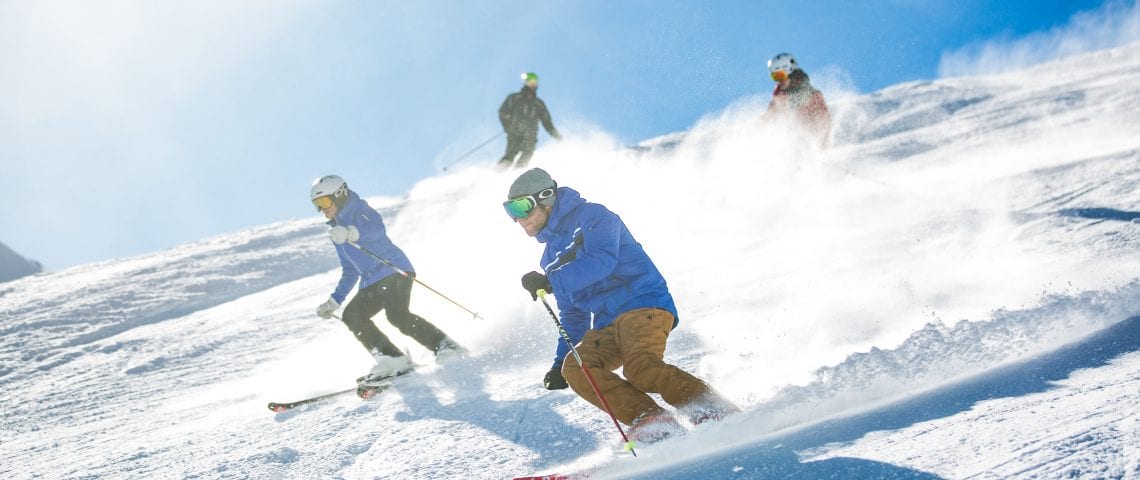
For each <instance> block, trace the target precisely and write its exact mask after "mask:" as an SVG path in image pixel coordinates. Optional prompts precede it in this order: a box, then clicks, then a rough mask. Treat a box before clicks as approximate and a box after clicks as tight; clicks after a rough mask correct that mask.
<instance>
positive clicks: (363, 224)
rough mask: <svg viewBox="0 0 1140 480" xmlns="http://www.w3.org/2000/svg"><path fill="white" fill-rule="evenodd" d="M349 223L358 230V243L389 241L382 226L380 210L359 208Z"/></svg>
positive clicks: (382, 220) (386, 232)
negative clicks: (358, 211)
mask: <svg viewBox="0 0 1140 480" xmlns="http://www.w3.org/2000/svg"><path fill="white" fill-rule="evenodd" d="M349 223H350V224H351V225H353V226H355V227H356V229H357V230H358V231H360V240H359V241H357V243H359V244H362V245H367V244H372V243H376V242H381V243H388V242H390V240H388V231H387V229H385V228H384V219H382V218H381V217H380V212H377V211H376V209H374V208H372V207H364V208H361V209H360V213H358V214H356V215H355V216H354V217H353V218H352V221H351V222H349Z"/></svg>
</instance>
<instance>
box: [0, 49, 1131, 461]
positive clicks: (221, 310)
mask: <svg viewBox="0 0 1140 480" xmlns="http://www.w3.org/2000/svg"><path fill="white" fill-rule="evenodd" d="M825 94H826V95H828V98H829V100H830V102H831V107H832V113H833V115H834V120H835V122H834V123H835V128H834V135H833V139H832V148H830V149H828V150H826V151H823V152H819V151H815V150H813V149H811V148H807V147H804V146H803V144H802V142H800V141H798V140H797V139H796V138H794V136H789V135H788V134H787V133H786V132H787V130H786V129H785V126H784V125H779V124H768V125H764V124H762V123H761V120H760V119H761V116H762V112H763V108H764V106H765V103H766V98H764V97H763V96H757V97H753V98H745V99H741V100H740V101H739V102H738V103H736V104H734V105H733V106H731V107H729V108H728V109H726V110H725V111H724V112H721V113H719V114H717V115H715V116H710V117H708V118H705V119H702V120H701V121H700V122H699V123H698V124H697V125H695V126H694V127H693V128H692V129H690V130H689V131H687V132H679V133H678V134H675V135H670V136H667V137H663V138H662V139H659V140H656V141H647V142H644V143H642V144H640V145H638V146H637V147H636V148H626V147H623V146H621V145H619V144H618V142H616V141H614V140H612V138H611V137H609V136H608V135H606V134H605V133H604V132H597V131H592V130H590V129H588V128H584V127H581V128H579V131H578V132H577V135H567V139H566V140H564V141H562V142H559V143H554V144H544V145H543V146H542V148H541V149H540V150H539V151H538V153H537V154H536V156H535V160H534V165H535V166H541V167H543V168H545V169H547V170H548V171H549V172H550V173H551V174H552V175H553V176H554V178H555V179H556V180H557V181H558V182H559V184H560V185H566V186H571V187H574V188H576V189H577V190H579V191H580V192H581V193H582V194H583V196H584V197H585V198H587V199H589V200H591V201H596V202H600V203H603V204H605V205H607V206H608V207H610V208H611V209H612V210H614V211H615V212H617V213H618V214H619V215H620V216H621V217H622V218H623V220H625V222H626V223H627V224H628V225H629V227H630V229H631V230H632V232H633V234H634V236H635V237H636V238H637V239H638V240H639V241H640V242H641V243H642V244H643V245H644V246H645V248H646V250H647V251H648V253H649V254H650V255H651V256H652V258H653V259H654V260H655V261H656V263H657V265H658V267H659V268H660V269H661V270H662V272H663V273H664V274H665V276H666V278H667V279H668V281H669V283H670V287H671V289H672V291H673V294H674V296H675V297H676V301H677V305H678V307H679V309H680V319H681V323H680V325H679V327H678V328H677V330H675V331H674V333H673V334H672V335H671V337H670V340H669V348H668V350H667V352H666V358H667V360H669V361H670V362H672V363H675V364H677V365H679V366H681V367H682V368H684V369H686V370H689V371H691V372H694V373H696V374H697V375H698V376H700V377H702V378H704V379H705V380H707V381H708V382H709V383H711V384H712V385H713V386H714V387H716V388H717V389H718V390H719V391H720V392H721V393H723V394H724V395H725V396H727V397H728V398H730V399H731V400H733V401H735V402H736V403H738V404H739V405H740V406H741V407H743V408H744V409H745V412H744V413H742V414H740V415H737V416H735V417H731V418H729V419H726V420H724V421H722V422H719V423H715V424H706V425H701V426H700V427H697V428H695V429H693V430H692V431H691V432H689V434H688V435H685V436H682V437H679V438H675V439H671V440H668V441H665V442H662V443H659V444H656V445H648V446H640V448H639V449H638V456H637V457H633V456H632V455H630V454H628V453H623V452H621V451H620V448H619V445H620V443H621V442H620V435H619V433H618V432H617V429H616V428H615V427H614V425H613V424H612V423H611V421H610V419H609V418H608V417H607V416H606V415H605V414H603V413H602V412H600V411H598V410H595V409H594V408H593V407H591V406H589V405H588V404H587V403H586V402H585V401H582V400H580V399H577V398H576V397H575V396H574V395H573V394H572V393H570V392H569V391H568V390H563V391H555V392H549V391H546V390H544V389H543V388H542V386H541V379H542V376H543V374H544V373H545V372H546V370H547V368H549V366H550V363H551V360H552V355H553V351H554V348H555V346H556V342H557V336H556V331H555V329H554V325H553V323H552V322H551V319H550V317H549V316H548V315H547V313H546V311H545V310H544V309H543V308H542V306H541V305H540V304H537V303H534V302H532V301H531V299H530V297H529V295H527V294H526V293H525V292H524V291H523V290H522V289H521V288H520V287H519V284H518V279H519V277H520V276H521V275H522V274H523V273H526V272H527V271H530V270H534V269H537V268H538V265H537V262H538V257H539V254H540V252H541V246H540V245H539V244H537V243H536V242H535V241H534V240H533V239H531V238H529V237H527V236H526V235H525V234H524V233H523V232H522V230H521V229H520V228H519V227H518V226H517V225H515V224H513V223H512V222H511V221H510V220H509V219H508V218H507V216H506V215H505V214H504V213H503V211H502V208H501V206H500V203H501V202H502V201H503V200H504V197H505V195H506V191H507V187H508V186H509V184H510V182H511V181H512V180H513V178H514V176H515V175H516V174H517V173H518V172H505V173H504V172H497V171H494V170H493V169H492V168H490V167H489V165H487V163H489V162H486V161H484V162H472V163H471V164H470V165H467V166H462V167H461V168H458V169H454V170H453V171H452V172H449V173H447V174H444V175H441V176H438V177H434V178H430V179H427V180H424V181H422V182H420V183H419V184H418V185H416V186H415V187H414V188H413V189H412V190H411V191H410V192H408V194H407V195H406V196H405V197H403V198H398V199H389V198H370V199H369V200H370V201H371V203H372V204H373V205H374V206H376V207H377V208H378V209H379V210H380V211H381V213H382V214H383V215H384V216H385V219H386V223H387V226H388V231H389V233H390V235H391V237H392V238H393V240H394V241H395V242H396V243H397V244H398V245H400V246H401V247H402V248H403V249H404V250H405V251H406V252H407V253H408V255H409V257H410V258H411V259H412V262H413V263H414V264H415V267H416V271H417V273H418V275H419V277H418V278H419V279H420V280H421V281H423V282H424V283H426V284H427V285H429V286H431V287H432V288H434V289H436V290H438V291H440V292H443V293H444V294H446V295H448V296H449V297H450V298H451V299H453V300H455V301H457V302H459V303H461V304H463V305H464V306H467V307H469V308H471V309H472V310H475V311H477V312H479V317H480V318H473V317H472V316H471V315H469V314H467V313H466V312H464V311H462V310H461V309H459V308H458V307H456V306H455V305H453V304H452V303H450V302H448V301H446V300H444V299H443V298H441V297H439V296H437V295H435V294H433V293H432V292H430V291H429V290H428V289H426V288H423V287H417V288H416V289H415V290H414V294H413V297H412V310H413V311H414V312H416V313H418V314H420V315H421V316H424V317H426V318H428V319H429V320H431V321H432V322H434V323H435V324H436V325H438V326H440V327H441V328H442V329H444V330H445V331H446V332H448V333H449V334H450V335H451V336H452V337H454V338H455V339H457V340H458V341H459V342H461V343H462V344H463V345H464V346H466V347H467V348H468V349H469V350H470V351H471V355H470V356H468V357H466V358H460V359H455V360H452V361H449V362H445V363H443V364H436V363H435V362H434V360H433V358H432V357H431V355H430V353H429V352H427V351H426V350H424V349H422V348H420V347H419V346H418V345H416V344H414V342H411V341H410V340H408V339H407V338H404V337H402V336H400V335H399V334H398V332H396V331H395V330H394V329H393V328H392V327H391V326H390V325H388V324H387V323H386V322H385V320H384V317H383V315H379V316H377V317H376V320H377V323H378V324H379V325H380V326H381V328H382V329H384V330H385V331H386V332H387V333H388V334H389V336H391V337H392V338H393V339H394V340H395V341H396V342H397V343H398V344H400V345H401V346H402V347H406V348H407V349H408V351H409V352H410V354H411V355H412V357H413V358H414V359H415V360H416V361H417V362H418V363H419V364H421V365H422V366H421V367H420V369H419V371H418V372H417V373H416V374H415V375H412V376H409V377H406V378H403V379H401V380H399V382H398V384H397V385H396V387H395V388H394V389H392V390H390V391H388V392H385V393H383V394H381V395H380V396H379V397H377V398H373V399H369V400H361V399H358V398H356V397H354V396H352V395H347V396H342V397H338V398H335V399H331V400H328V401H325V402H322V403H318V404H315V405H311V406H309V407H306V408H303V409H301V410H298V411H290V412H285V413H276V414H275V413H273V412H270V411H269V410H268V409H267V408H266V404H267V402H270V401H291V400H297V399H300V398H304V397H307V396H312V395H316V394H320V393H324V392H328V391H334V390H338V389H343V388H348V387H351V386H352V384H353V379H354V378H355V377H357V376H358V375H361V374H363V373H364V372H365V371H367V370H368V368H369V362H370V358H369V357H368V356H367V355H366V354H365V352H364V351H363V349H361V348H360V347H359V346H358V345H357V344H356V343H355V340H353V338H352V337H351V335H350V334H349V333H348V332H347V330H346V329H345V327H344V326H343V325H341V324H340V323H339V322H337V321H335V320H327V321H326V320H321V319H319V318H317V317H316V316H315V315H314V310H315V308H316V307H317V305H319V304H320V303H321V302H323V301H324V300H325V299H326V298H327V297H328V295H329V293H331V290H332V288H333V286H334V285H335V283H336V280H337V279H338V278H339V268H338V264H337V261H336V257H335V254H334V252H333V249H332V248H331V246H330V244H329V243H328V240H327V236H326V233H325V230H326V229H325V226H324V225H323V223H322V221H321V218H320V217H319V216H317V215H315V214H314V213H313V212H312V211H311V207H310V206H309V205H308V203H307V199H306V197H305V192H306V190H307V188H308V185H298V186H297V196H296V198H287V199H281V201H284V202H296V203H297V205H298V207H297V211H298V217H299V218H298V219H295V220H288V221H282V222H279V223H274V224H270V225H266V226H263V227H260V228H255V229H250V230H244V231H238V232H234V233H232V234H228V235H223V236H218V237H213V238H207V239H203V240H201V241H198V242H194V243H190V244H186V245H182V246H179V247H177V248H174V249H171V250H167V251H161V252H155V253H152V254H149V255H143V256H139V257H133V258H124V259H114V260H109V261H105V262H101V263H95V264H90V265H85V266H80V267H76V268H71V269H68V270H64V271H61V272H55V273H50V274H42V275H35V276H30V277H25V278H22V279H19V280H16V281H13V282H9V283H4V284H0V339H2V341H0V382H2V386H3V388H0V403H2V404H4V405H5V406H6V407H5V408H4V410H3V412H2V413H0V430H2V434H0V438H2V440H0V457H2V458H4V459H5V461H4V462H0V477H3V478H487V479H501V478H511V477H514V476H519V475H524V474H536V473H550V472H570V471H592V472H593V474H592V476H591V478H680V479H708V478H817V477H834V478H883V477H891V476H894V477H904V478H910V477H914V478H938V477H946V478H967V477H976V478H1010V477H1033V478H1070V477H1087V478H1140V409H1138V408H1137V405H1140V351H1138V350H1140V255H1138V253H1140V223H1138V220H1137V219H1138V218H1140V190H1138V189H1137V185H1140V45H1133V46H1129V47H1123V48H1118V49H1114V50H1106V51H1101V52H1095V53H1092V54H1088V55H1084V56H1081V57H1073V58H1069V59H1064V60H1060V61H1056V62H1052V63H1048V64H1043V65H1039V66H1037V67H1033V68H1031V69H1028V70H1024V71H1019V72H1012V73H1007V74H1003V75H999V76H988V77H963V78H955V79H946V80H939V81H930V82H916V83H907V84H901V85H897V86H894V87H891V88H888V89H886V90H883V91H879V92H875V93H872V94H868V95H861V96H856V95H852V94H844V92H838V91H825ZM329 173H336V172H329ZM348 181H349V185H350V186H351V187H353V188H354V189H356V190H357V191H359V192H361V193H362V194H364V195H365V196H367V195H368V192H369V190H370V188H369V185H367V184H355V183H353V179H351V178H349V179H348Z"/></svg>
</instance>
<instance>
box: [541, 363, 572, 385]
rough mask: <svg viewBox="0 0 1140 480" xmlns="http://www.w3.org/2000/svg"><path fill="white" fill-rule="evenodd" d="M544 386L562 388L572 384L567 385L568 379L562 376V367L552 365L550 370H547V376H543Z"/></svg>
mask: <svg viewBox="0 0 1140 480" xmlns="http://www.w3.org/2000/svg"><path fill="white" fill-rule="evenodd" d="M542 386H544V387H546V389H547V390H562V389H564V388H567V387H569V386H570V385H567V384H566V379H565V378H562V367H561V366H558V367H551V368H550V371H549V372H546V376H545V377H543V378H542Z"/></svg>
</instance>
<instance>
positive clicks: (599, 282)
mask: <svg viewBox="0 0 1140 480" xmlns="http://www.w3.org/2000/svg"><path fill="white" fill-rule="evenodd" d="M557 192H558V193H557V196H556V197H555V198H556V200H555V202H554V208H553V210H551V212H550V220H549V221H548V222H547V223H546V226H545V227H543V229H542V230H541V231H539V232H538V235H536V236H535V238H536V239H537V240H538V241H539V243H544V244H546V248H545V250H544V251H543V253H542V269H543V271H545V272H546V276H547V278H548V279H549V280H550V284H551V286H552V287H554V298H555V300H557V301H558V310H559V311H560V312H561V321H562V325H563V326H564V327H565V328H566V332H567V333H568V334H569V335H570V339H571V340H572V341H573V342H574V343H578V342H579V341H581V340H582V336H583V335H585V334H586V331H587V330H589V329H591V328H592V329H595V330H598V329H602V328H605V327H607V326H609V325H610V324H612V323H613V321H614V320H615V319H616V318H617V317H618V316H619V315H621V314H622V313H625V312H628V311H630V310H635V309H638V308H660V309H662V310H667V311H669V312H670V313H672V314H673V317H674V318H676V317H677V307H676V306H675V305H674V304H673V296H672V295H670V294H669V287H668V286H667V285H666V284H665V278H664V277H662V276H661V272H659V271H658V270H657V266H656V265H654V264H653V261H652V260H650V259H649V255H647V254H646V253H645V250H643V249H642V248H641V244H640V243H637V240H634V238H633V235H632V234H630V232H629V229H628V228H626V226H625V223H624V222H622V221H621V218H619V217H618V216H617V215H616V214H614V213H613V212H611V211H609V210H608V209H606V207H604V206H602V205H600V204H597V203H590V202H587V201H586V200H585V199H583V198H582V196H581V195H580V194H579V193H578V192H577V191H575V190H573V189H570V188H567V187H559V188H558V190H557ZM676 325H677V322H676V321H674V323H673V326H676ZM569 351H570V347H568V346H567V345H566V343H565V342H563V341H561V340H559V341H558V348H557V350H556V354H555V357H554V365H555V366H561V365H562V360H563V359H564V358H565V357H566V354H567V353H569Z"/></svg>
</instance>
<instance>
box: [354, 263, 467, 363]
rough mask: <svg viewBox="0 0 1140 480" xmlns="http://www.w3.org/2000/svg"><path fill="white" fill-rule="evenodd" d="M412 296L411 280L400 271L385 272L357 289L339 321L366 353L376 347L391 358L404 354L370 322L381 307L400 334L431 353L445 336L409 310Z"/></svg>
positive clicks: (376, 349)
mask: <svg viewBox="0 0 1140 480" xmlns="http://www.w3.org/2000/svg"><path fill="white" fill-rule="evenodd" d="M411 297H412V279H410V278H407V277H405V276H403V275H399V274H392V275H388V276H387V277H384V278H383V279H382V280H380V281H379V282H376V283H374V284H372V285H371V286H369V287H368V288H365V289H364V290H361V291H359V292H356V296H354V297H352V300H351V301H349V302H348V306H346V307H344V316H343V317H342V321H343V322H344V324H345V325H346V326H348V329H349V330H350V331H352V334H353V335H355V336H356V339H357V340H359V341H360V343H361V344H362V345H364V348H365V350H368V351H369V353H371V352H372V351H374V350H375V351H378V352H380V353H382V354H384V355H388V356H392V357H400V356H403V355H404V353H403V352H401V351H400V349H399V348H396V346H395V345H393V344H392V341H391V340H389V339H388V337H387V336H386V335H384V333H383V332H381V331H380V329H379V328H376V324H375V323H372V317H373V316H374V315H376V314H377V313H380V310H384V311H385V313H387V315H388V322H389V323H391V324H392V325H393V326H395V327H396V328H397V329H399V330H400V333H403V334H404V335H407V336H409V337H411V338H412V339H413V340H415V341H416V342H418V343H419V344H420V345H423V346H424V347H425V348H427V349H428V350H431V351H432V352H434V351H435V350H436V348H437V347H439V342H441V341H442V340H443V339H444V338H445V337H446V335H444V334H443V332H442V331H440V330H439V328H436V326H435V325H432V324H431V323H429V322H428V321H427V320H424V319H423V318H422V317H420V316H419V315H416V314H414V313H412V312H409V311H408V303H409V302H410V301H411Z"/></svg>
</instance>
